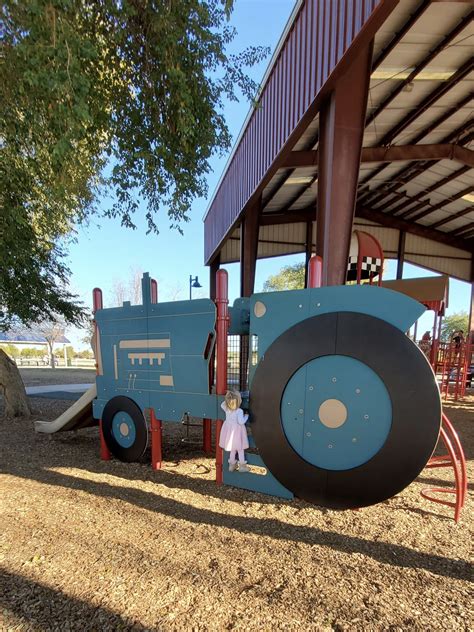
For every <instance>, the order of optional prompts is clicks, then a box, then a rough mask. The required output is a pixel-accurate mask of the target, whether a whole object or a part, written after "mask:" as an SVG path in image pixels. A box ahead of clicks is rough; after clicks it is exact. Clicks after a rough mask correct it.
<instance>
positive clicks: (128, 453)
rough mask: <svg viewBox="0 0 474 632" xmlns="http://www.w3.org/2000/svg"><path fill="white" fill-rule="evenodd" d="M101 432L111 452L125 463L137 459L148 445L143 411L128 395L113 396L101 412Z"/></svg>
mask: <svg viewBox="0 0 474 632" xmlns="http://www.w3.org/2000/svg"><path fill="white" fill-rule="evenodd" d="M102 432H103V435H104V439H105V443H106V444H107V447H108V448H109V450H110V451H111V452H112V454H113V455H114V456H115V457H117V458H118V459H120V461H125V462H126V463H132V462H134V461H139V460H140V458H141V457H142V456H143V453H144V452H145V450H146V447H147V445H148V428H147V424H146V421H145V418H144V416H143V413H142V411H141V409H140V407H139V406H137V404H136V403H135V402H134V401H133V400H131V399H129V398H128V397H123V396H118V397H113V398H112V399H111V400H109V401H108V402H107V404H106V405H105V407H104V411H103V413H102Z"/></svg>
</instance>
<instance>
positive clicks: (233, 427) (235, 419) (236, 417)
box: [219, 402, 249, 452]
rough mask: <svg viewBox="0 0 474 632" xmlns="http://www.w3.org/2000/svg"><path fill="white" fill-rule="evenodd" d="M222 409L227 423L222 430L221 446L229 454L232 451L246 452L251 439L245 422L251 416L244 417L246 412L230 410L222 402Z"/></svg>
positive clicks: (238, 409)
mask: <svg viewBox="0 0 474 632" xmlns="http://www.w3.org/2000/svg"><path fill="white" fill-rule="evenodd" d="M221 408H222V410H223V411H224V412H225V421H224V423H223V425H222V428H221V436H220V439H219V446H220V447H221V448H222V449H223V450H226V451H227V452H230V451H231V450H246V449H247V448H248V447H249V439H248V436H247V430H246V428H245V422H246V421H247V419H248V418H249V416H248V415H244V411H243V410H242V409H241V408H237V410H229V409H228V408H227V406H226V404H225V402H222V404H221Z"/></svg>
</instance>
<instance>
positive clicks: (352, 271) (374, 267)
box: [347, 255, 382, 281]
mask: <svg viewBox="0 0 474 632" xmlns="http://www.w3.org/2000/svg"><path fill="white" fill-rule="evenodd" d="M381 266H382V259H379V258H376V257H362V265H361V271H362V278H364V279H368V278H369V277H371V276H374V275H376V274H378V273H379V272H380V268H381ZM356 278H357V255H356V256H353V257H349V263H348V265H347V280H348V281H354V280H355V279H356Z"/></svg>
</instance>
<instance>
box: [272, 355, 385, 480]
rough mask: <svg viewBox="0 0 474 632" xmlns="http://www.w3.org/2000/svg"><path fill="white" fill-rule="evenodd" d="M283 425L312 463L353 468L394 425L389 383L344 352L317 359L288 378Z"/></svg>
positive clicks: (370, 454)
mask: <svg viewBox="0 0 474 632" xmlns="http://www.w3.org/2000/svg"><path fill="white" fill-rule="evenodd" d="M281 419H282V424H283V430H284V432H285V435H286V438H287V440H288V442H289V443H290V445H291V447H292V448H293V449H294V450H295V451H296V452H297V453H298V454H299V455H300V456H301V457H302V458H303V459H305V460H306V461H308V463H311V464H312V465H315V466H317V467H320V468H323V469H326V470H349V469H352V468H355V467H358V466H359V465H362V464H364V463H366V462H367V461H369V460H370V459H371V458H372V457H373V456H374V455H375V454H377V452H379V450H380V449H381V447H382V446H383V445H384V443H385V441H386V440H387V437H388V435H389V433H390V428H391V426H392V403H391V400H390V396H389V394H388V391H387V389H386V387H385V384H384V383H383V381H382V380H381V379H380V377H379V376H378V375H377V374H376V373H375V372H374V371H373V370H372V369H371V368H370V367H369V366H367V365H366V364H364V363H363V362H360V361H359V360H356V359H355V358H351V357H348V356H343V355H331V356H322V357H319V358H315V359H314V360H311V361H310V362H307V363H306V364H304V365H303V366H302V367H300V368H299V369H298V370H297V371H296V372H295V373H294V374H293V375H292V377H291V378H290V380H289V381H288V383H287V385H286V388H285V390H284V392H283V397H282V400H281Z"/></svg>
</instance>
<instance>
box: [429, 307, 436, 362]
mask: <svg viewBox="0 0 474 632" xmlns="http://www.w3.org/2000/svg"><path fill="white" fill-rule="evenodd" d="M437 333H438V312H435V313H434V322H433V336H432V340H431V352H430V364H431V366H432V367H433V370H435V364H436V351H437V348H438V345H437V344H436V334H437Z"/></svg>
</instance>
